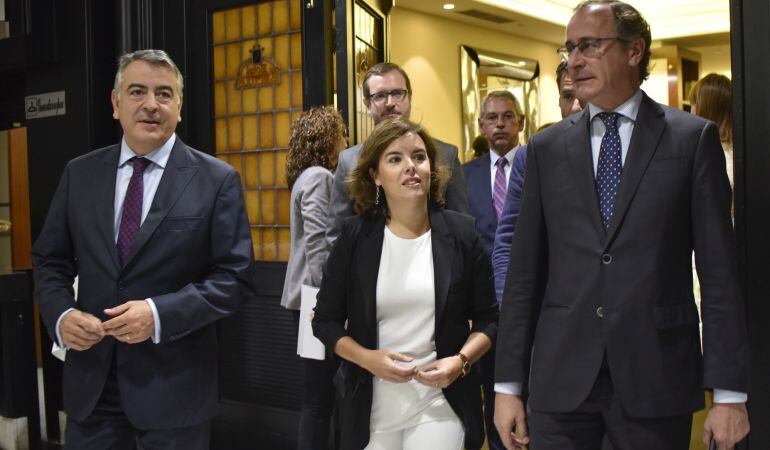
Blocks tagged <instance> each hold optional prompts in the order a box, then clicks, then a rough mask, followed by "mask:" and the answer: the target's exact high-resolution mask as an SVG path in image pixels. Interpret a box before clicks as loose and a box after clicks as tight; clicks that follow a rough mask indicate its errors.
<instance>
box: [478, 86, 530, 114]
mask: <svg viewBox="0 0 770 450" xmlns="http://www.w3.org/2000/svg"><path fill="white" fill-rule="evenodd" d="M493 98H499V99H501V100H508V101H509V102H511V103H513V112H515V113H516V119H521V118H522V117H524V110H523V109H521V105H520V104H519V101H518V100H516V96H515V95H513V94H512V93H511V91H506V90H504V89H501V90H499V91H492V92H490V93H488V94H487V95H486V96H485V97H484V100H483V101H482V102H481V112H480V113H479V116H483V115H484V113H485V112H486V109H487V102H488V101H489V100H490V99H493Z"/></svg>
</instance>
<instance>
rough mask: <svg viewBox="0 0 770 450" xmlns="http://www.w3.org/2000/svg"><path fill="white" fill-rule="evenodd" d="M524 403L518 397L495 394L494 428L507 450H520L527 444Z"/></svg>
mask: <svg viewBox="0 0 770 450" xmlns="http://www.w3.org/2000/svg"><path fill="white" fill-rule="evenodd" d="M526 418H527V416H526V412H525V410H524V402H522V401H521V397H519V396H518V395H510V394H502V393H500V392H498V393H496V394H495V428H497V433H498V434H499V435H500V440H502V441H503V445H504V446H505V448H506V449H508V450H521V449H524V447H525V446H526V445H527V444H529V434H528V433H527V421H526Z"/></svg>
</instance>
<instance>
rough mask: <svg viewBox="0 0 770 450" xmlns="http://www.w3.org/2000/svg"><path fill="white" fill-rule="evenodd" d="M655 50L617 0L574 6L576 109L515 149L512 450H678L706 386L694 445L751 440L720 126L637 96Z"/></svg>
mask: <svg viewBox="0 0 770 450" xmlns="http://www.w3.org/2000/svg"><path fill="white" fill-rule="evenodd" d="M650 40H651V39H650V28H649V25H648V24H647V22H646V21H645V20H644V18H643V17H642V16H641V14H639V12H638V11H637V10H636V9H634V8H633V7H632V6H630V5H628V4H626V3H623V2H619V1H608V0H592V1H587V2H583V3H581V4H580V5H578V6H577V8H576V9H575V14H574V15H573V16H572V19H571V20H570V22H569V24H568V25H567V30H566V42H565V47H564V48H562V49H560V50H559V51H560V53H561V54H562V57H563V58H564V59H566V60H568V61H569V64H568V70H569V75H570V78H572V80H573V81H574V83H575V94H576V96H577V97H578V99H580V100H582V101H584V102H586V105H585V108H584V109H583V111H582V112H581V113H576V114H573V115H571V116H569V117H567V118H566V119H564V120H562V121H561V122H559V123H558V124H556V125H553V126H552V127H549V128H548V129H546V130H544V131H542V132H540V133H537V134H536V135H534V136H533V137H532V139H530V141H529V144H528V145H527V169H526V179H525V182H524V192H523V198H522V205H521V213H520V216H519V219H518V222H517V224H516V233H515V234H514V237H513V244H512V246H511V254H510V258H509V262H508V264H509V265H508V273H509V274H514V273H515V274H516V276H515V277H507V278H506V281H505V288H504V292H503V300H502V306H501V316H500V325H499V328H498V330H499V331H498V341H497V354H496V360H495V365H496V373H495V375H496V376H495V381H496V384H495V390H496V391H497V396H496V402H495V424H496V426H497V429H498V431H499V433H500V437H501V438H502V440H503V442H504V444H505V445H506V447H507V448H508V449H513V448H518V447H520V446H522V445H523V444H526V443H527V442H528V440H529V439H531V443H532V448H537V449H546V450H548V449H554V450H556V449H565V448H569V449H585V450H589V449H591V450H592V449H596V448H600V445H601V444H600V443H601V440H602V437H603V436H604V434H605V433H606V434H607V435H608V436H609V438H610V440H611V441H612V445H613V448H616V449H656V450H662V449H671V450H679V449H687V448H689V445H690V430H691V423H692V413H693V412H695V411H697V410H699V409H701V408H703V406H704V394H703V391H704V389H707V390H713V392H714V406H713V407H712V408H711V409H710V410H709V412H708V417H707V418H706V422H705V424H704V435H703V438H704V441H710V440H711V439H713V441H714V442H715V443H716V445H717V448H718V449H729V448H732V447H733V446H734V445H735V443H736V442H737V441H739V440H740V439H742V438H743V437H744V436H745V435H746V434H747V433H748V430H749V424H748V415H747V413H746V404H745V402H746V399H747V395H746V392H747V378H748V377H747V364H748V354H747V346H748V343H747V338H746V325H745V317H744V308H743V302H742V299H741V290H740V286H739V283H738V272H737V263H736V254H735V240H734V236H733V229H732V221H731V218H730V203H731V197H732V196H731V194H730V184H729V182H728V180H727V174H726V172H725V160H724V156H723V152H722V148H721V146H720V143H719V130H718V129H717V127H716V126H715V124H714V123H713V122H709V121H706V120H703V119H701V118H698V117H695V116H692V115H690V114H687V113H685V112H683V111H680V110H677V109H674V108H670V107H668V106H665V105H660V104H658V103H656V102H654V101H653V100H652V99H650V98H649V97H648V96H647V95H646V94H645V93H644V92H643V91H642V90H640V89H639V86H640V84H641V83H642V81H643V80H644V79H645V78H647V76H648V75H649V72H648V64H649V59H650ZM693 251H694V252H695V263H696V267H697V270H698V277H699V278H700V281H701V293H702V302H701V314H702V318H703V350H702V351H701V340H700V336H699V328H698V310H697V308H696V305H695V301H694V299H693V290H692V263H691V261H692V254H693ZM522 388H528V391H529V398H528V403H527V405H526V408H525V406H524V404H523V402H522V397H521V395H522V392H523V391H522ZM514 432H515V433H514ZM528 434H529V436H528Z"/></svg>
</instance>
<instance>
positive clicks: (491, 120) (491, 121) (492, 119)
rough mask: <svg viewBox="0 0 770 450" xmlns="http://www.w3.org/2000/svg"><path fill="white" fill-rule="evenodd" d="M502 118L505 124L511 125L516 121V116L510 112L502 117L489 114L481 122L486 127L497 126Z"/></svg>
mask: <svg viewBox="0 0 770 450" xmlns="http://www.w3.org/2000/svg"><path fill="white" fill-rule="evenodd" d="M500 118H502V119H503V122H505V123H511V122H514V121H515V120H516V114H514V113H510V112H509V113H505V114H503V115H502V116H500V115H498V114H497V113H489V114H487V115H485V116H484V117H482V118H481V121H482V122H484V124H485V125H497V122H498V121H500Z"/></svg>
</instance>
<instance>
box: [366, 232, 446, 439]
mask: <svg viewBox="0 0 770 450" xmlns="http://www.w3.org/2000/svg"><path fill="white" fill-rule="evenodd" d="M433 283H434V276H433V248H432V245H431V232H430V230H428V231H427V232H426V233H425V234H423V235H422V236H419V237H417V238H414V239H404V238H400V237H398V236H396V235H395V234H393V233H392V232H391V231H390V230H389V229H388V227H385V234H384V238H383V242H382V256H381V257H380V269H379V272H378V277H377V339H378V341H377V342H378V348H381V349H388V350H392V351H395V352H398V353H401V354H404V355H406V356H409V357H412V358H414V361H412V362H409V363H402V362H396V363H397V364H402V365H404V366H409V367H411V366H416V367H418V368H421V367H423V366H425V365H426V364H428V363H431V362H433V361H435V360H436V341H435V312H436V300H435V298H436V295H435V289H434V284H433ZM446 419H455V420H459V418H457V415H456V414H455V413H454V411H453V410H452V408H451V407H450V406H449V403H448V402H447V401H446V399H445V398H444V394H443V392H442V391H441V389H438V388H433V387H428V386H425V385H422V384H420V383H418V382H417V381H416V380H411V381H409V382H407V383H391V382H389V381H385V380H383V379H381V378H377V377H375V378H374V392H373V401H372V414H371V418H370V430H371V431H372V432H375V431H393V430H398V429H403V428H408V427H412V426H415V425H418V424H421V423H425V422H430V421H435V420H446Z"/></svg>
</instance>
